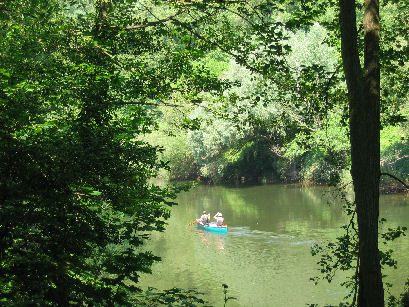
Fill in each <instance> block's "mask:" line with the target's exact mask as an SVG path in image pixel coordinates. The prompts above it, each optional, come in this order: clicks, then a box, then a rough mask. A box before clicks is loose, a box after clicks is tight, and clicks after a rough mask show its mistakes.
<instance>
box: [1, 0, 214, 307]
mask: <svg viewBox="0 0 409 307" xmlns="http://www.w3.org/2000/svg"><path fill="white" fill-rule="evenodd" d="M131 2H132V1H129V3H128V2H126V1H122V2H120V3H118V6H117V7H115V10H114V7H109V5H108V3H106V2H104V1H96V2H86V1H67V2H64V1H53V0H49V1H31V0H27V1H25V0H13V1H6V2H4V1H1V2H0V15H1V18H0V50H1V52H0V221H1V224H0V302H1V304H2V305H16V306H22V305H39V306H40V305H41V306H46V305H59V306H67V305H77V304H87V305H114V304H120V305H128V304H132V302H135V300H136V297H134V295H133V294H135V292H136V291H138V288H137V282H138V279H139V274H140V273H142V272H150V266H151V264H152V263H153V262H154V261H158V260H159V258H158V257H156V256H154V255H152V254H151V253H150V252H148V251H144V250H143V249H141V245H142V243H143V242H144V240H146V239H147V238H148V237H149V233H150V232H152V231H162V230H164V226H165V220H166V219H167V218H168V217H169V214H170V211H169V207H170V206H172V205H174V204H175V203H174V202H173V201H172V199H174V198H175V196H176V193H177V192H178V191H180V190H181V189H185V188H186V187H185V186H173V187H172V186H169V187H158V186H155V185H153V184H151V183H149V179H150V178H152V177H155V176H156V174H157V170H158V169H159V168H161V167H166V164H165V163H164V162H161V161H159V160H158V158H157V154H158V151H159V149H158V148H156V147H153V146H151V145H149V144H147V143H145V142H143V141H141V140H140V137H139V136H140V135H142V134H144V133H146V132H148V131H149V130H150V129H151V127H152V121H151V118H150V111H149V108H147V107H145V106H143V105H141V103H142V102H143V103H146V104H149V101H152V100H153V99H158V97H162V98H164V97H166V96H167V95H169V93H171V92H172V91H173V90H174V88H175V87H174V86H173V88H172V87H171V85H170V84H171V83H172V82H173V83H176V82H175V80H177V79H178V78H179V77H180V76H181V75H183V73H184V72H185V70H189V71H190V68H191V67H190V66H189V64H188V63H189V56H190V54H189V52H188V51H185V50H183V49H180V50H178V51H173V52H172V53H171V54H169V48H170V49H172V48H173V46H172V44H173V43H174V41H175V40H172V39H171V40H169V42H168V43H166V42H165V41H164V40H162V36H163V35H165V34H167V36H168V37H171V36H172V34H169V33H168V32H169V29H166V28H164V27H158V28H154V29H151V30H147V29H144V28H141V29H140V30H138V29H135V30H134V31H130V32H124V31H121V29H123V28H124V27H125V25H126V24H127V23H128V20H130V19H132V18H134V17H135V16H136V15H135V7H134V5H133V4H132V3H131ZM108 11H109V13H110V18H108ZM135 18H136V19H134V22H135V23H138V22H140V23H143V22H144V21H145V19H146V15H145V16H144V15H143V13H142V14H139V15H138V16H137V17H135ZM108 25H109V26H108ZM175 35H176V34H175ZM153 37H154V38H153ZM175 39H176V38H175ZM172 50H173V49H172ZM197 70H200V69H197ZM190 77H191V78H190ZM190 77H186V78H185V84H189V80H188V79H190V80H193V79H194V74H190ZM202 81H203V82H200V84H206V82H205V80H202ZM204 86H205V85H204Z"/></svg>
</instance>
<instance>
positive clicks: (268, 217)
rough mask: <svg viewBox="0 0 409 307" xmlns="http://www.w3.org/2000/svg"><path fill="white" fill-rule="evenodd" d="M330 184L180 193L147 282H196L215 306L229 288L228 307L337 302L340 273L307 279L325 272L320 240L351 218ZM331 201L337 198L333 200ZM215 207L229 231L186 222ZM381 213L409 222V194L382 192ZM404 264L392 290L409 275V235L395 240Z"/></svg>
mask: <svg viewBox="0 0 409 307" xmlns="http://www.w3.org/2000/svg"><path fill="white" fill-rule="evenodd" d="M334 199H335V196H334V193H333V192H331V191H330V190H329V189H328V188H324V187H308V188H306V187H300V186H294V185H289V186H286V185H261V186H251V187H220V186H199V187H197V188H195V189H193V190H191V191H189V192H185V193H182V194H180V195H179V198H178V202H179V205H178V206H176V207H174V208H173V209H172V217H171V218H170V220H169V225H168V227H167V230H166V231H165V232H164V233H159V234H154V235H153V236H152V240H151V241H150V242H149V244H148V248H149V249H150V250H152V251H153V253H154V254H156V255H158V256H161V257H162V262H160V263H157V264H155V265H154V266H153V267H152V270H153V274H152V275H144V276H143V277H142V281H141V286H142V288H144V287H146V286H148V285H150V286H154V287H156V288H159V289H169V288H172V287H181V288H197V289H199V290H201V291H203V292H206V293H207V294H206V296H205V299H206V300H208V301H209V302H210V305H212V306H223V303H224V302H223V288H222V284H223V283H225V284H227V285H228V286H229V288H228V290H229V292H228V294H229V295H230V296H234V297H236V298H237V300H232V301H229V302H228V303H227V306H306V304H307V303H317V304H320V305H321V306H322V305H324V304H337V303H339V302H340V301H341V300H342V298H343V297H344V296H345V295H346V294H347V293H346V291H345V289H344V288H342V287H340V286H339V283H340V282H341V281H342V280H343V277H344V276H345V275H343V274H340V275H339V276H338V277H337V278H335V280H334V281H333V282H332V283H331V284H328V283H326V282H324V281H323V282H321V283H319V284H318V285H317V286H316V285H314V284H313V283H312V282H311V281H309V279H310V277H313V276H316V275H317V274H319V272H318V271H317V270H318V265H317V264H316V262H317V260H318V258H316V257H312V256H311V253H310V248H311V246H312V245H313V244H314V243H322V244H324V243H325V242H328V241H329V240H333V239H334V238H335V237H336V236H337V235H338V234H340V228H339V227H340V226H341V225H342V224H343V223H345V222H346V217H345V215H344V214H343V212H342V208H341V206H340V205H337V204H334V201H333V200H334ZM330 203H332V204H330ZM203 210H206V211H210V213H211V215H212V217H213V215H214V214H215V213H216V212H217V211H221V212H222V213H223V216H224V218H225V222H226V223H227V224H228V226H229V231H228V233H227V234H217V233H211V232H205V231H203V230H200V229H198V228H197V226H196V225H193V226H190V227H188V226H187V224H188V223H189V222H191V221H193V220H194V219H195V218H196V217H199V216H200V215H201V212H202V211H203ZM381 215H382V216H383V217H385V218H386V219H387V221H388V222H387V223H388V224H387V225H386V227H388V226H397V225H401V226H407V227H408V226H409V198H408V197H407V196H403V195H391V196H383V197H382V198H381ZM390 247H392V248H395V249H396V252H395V258H396V259H397V260H398V266H399V270H388V271H386V273H387V274H388V277H387V281H389V282H392V283H393V284H394V287H393V288H392V292H393V293H394V294H398V293H400V292H402V290H403V286H404V281H405V280H406V279H407V278H408V277H409V270H408V267H409V257H408V255H409V240H408V239H407V237H404V238H403V239H400V240H399V242H396V243H395V242H394V243H393V244H392V245H390Z"/></svg>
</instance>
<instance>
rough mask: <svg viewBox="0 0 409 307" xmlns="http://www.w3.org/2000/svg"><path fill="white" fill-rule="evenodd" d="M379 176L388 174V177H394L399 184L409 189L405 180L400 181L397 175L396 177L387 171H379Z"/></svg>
mask: <svg viewBox="0 0 409 307" xmlns="http://www.w3.org/2000/svg"><path fill="white" fill-rule="evenodd" d="M381 176H389V177H391V178H393V179H395V180H396V181H398V182H399V183H400V184H402V185H403V186H404V187H405V188H406V189H408V190H409V185H407V184H406V183H405V182H403V181H402V180H401V179H399V178H398V177H396V176H394V175H392V174H389V173H381Z"/></svg>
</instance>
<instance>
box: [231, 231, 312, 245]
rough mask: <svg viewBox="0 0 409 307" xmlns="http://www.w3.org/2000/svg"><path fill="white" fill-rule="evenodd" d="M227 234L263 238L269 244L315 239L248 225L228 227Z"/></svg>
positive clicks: (308, 241)
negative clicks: (262, 229)
mask: <svg viewBox="0 0 409 307" xmlns="http://www.w3.org/2000/svg"><path fill="white" fill-rule="evenodd" d="M228 235H229V236H235V237H246V238H250V239H256V240H265V241H267V242H266V243H271V244H283V243H285V244H291V245H303V244H313V243H314V242H316V241H315V240H305V239H304V240H301V238H299V237H297V236H296V235H292V234H277V233H273V232H269V231H260V230H252V229H250V228H249V227H230V228H229V232H228Z"/></svg>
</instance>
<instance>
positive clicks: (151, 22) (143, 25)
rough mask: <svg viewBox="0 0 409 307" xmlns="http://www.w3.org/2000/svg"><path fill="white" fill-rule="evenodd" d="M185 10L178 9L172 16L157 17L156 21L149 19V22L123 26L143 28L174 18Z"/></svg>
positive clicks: (133, 28) (131, 28) (129, 28)
mask: <svg viewBox="0 0 409 307" xmlns="http://www.w3.org/2000/svg"><path fill="white" fill-rule="evenodd" d="M185 11H186V10H181V11H178V12H177V13H176V14H174V15H172V16H169V17H166V18H163V19H158V20H156V21H150V22H147V23H145V24H140V25H132V26H127V27H125V28H124V30H135V29H143V28H147V27H152V26H156V25H158V24H161V23H165V22H167V21H171V20H174V19H175V17H176V16H178V15H180V14H182V13H183V12H185Z"/></svg>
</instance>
